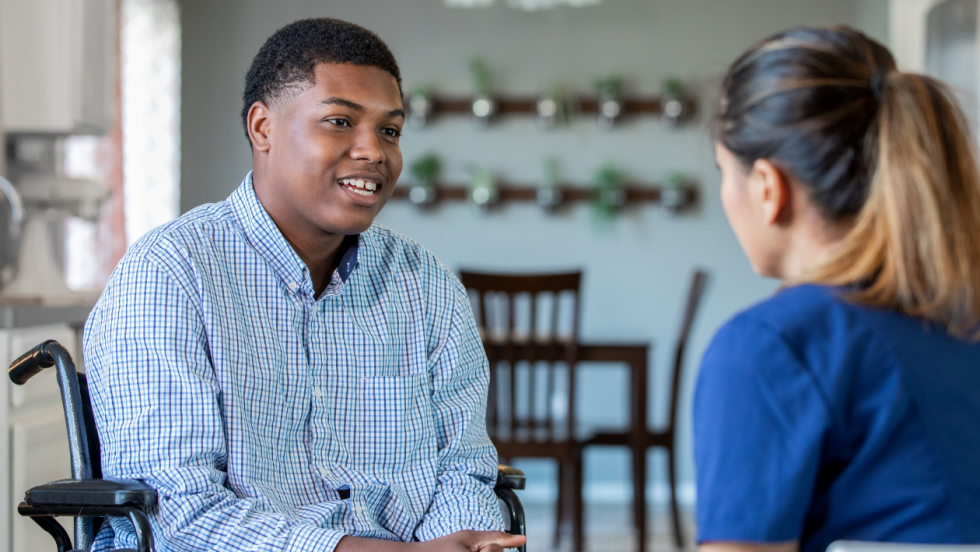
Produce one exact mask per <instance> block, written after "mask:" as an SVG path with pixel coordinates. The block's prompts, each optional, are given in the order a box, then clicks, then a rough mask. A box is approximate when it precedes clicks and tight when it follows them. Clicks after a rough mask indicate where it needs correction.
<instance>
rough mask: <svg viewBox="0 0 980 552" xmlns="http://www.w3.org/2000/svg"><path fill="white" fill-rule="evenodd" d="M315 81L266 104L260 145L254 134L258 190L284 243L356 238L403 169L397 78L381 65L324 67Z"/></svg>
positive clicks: (320, 68) (383, 202)
mask: <svg viewBox="0 0 980 552" xmlns="http://www.w3.org/2000/svg"><path fill="white" fill-rule="evenodd" d="M315 77H316V78H315V83H314V85H313V86H312V87H309V88H306V89H305V90H303V91H302V92H299V93H292V94H290V93H289V92H287V93H286V95H285V97H284V98H283V99H282V100H280V101H278V102H276V103H275V104H274V105H271V106H269V109H268V124H267V127H266V131H265V135H264V136H265V137H266V142H265V143H263V144H261V146H262V147H259V144H256V143H255V139H254V136H253V144H255V147H254V149H255V150H256V151H255V155H262V156H264V159H263V163H265V165H264V166H263V169H264V170H262V171H261V176H260V177H259V178H257V179H256V182H255V187H256V192H257V193H258V195H259V198H260V199H261V200H262V203H263V205H264V206H265V208H266V210H267V211H268V212H269V214H270V215H271V216H272V218H273V220H274V221H275V222H276V224H277V225H278V226H279V227H280V229H281V230H282V231H283V233H284V234H286V235H287V237H289V236H290V234H294V235H295V234H296V233H302V234H304V235H307V236H311V237H312V236H315V235H323V234H344V235H351V234H358V233H361V232H363V231H365V230H367V229H368V227H370V226H371V223H372V222H373V221H374V218H375V217H376V216H377V214H378V212H379V211H380V210H381V208H382V207H383V206H384V204H385V203H386V202H387V201H388V199H389V198H390V197H391V194H392V192H393V191H394V188H395V182H396V181H397V180H398V175H399V174H400V173H401V170H402V154H401V149H400V148H399V145H398V141H399V136H400V135H401V130H402V126H403V125H404V122H405V115H404V113H403V111H402V98H401V94H400V92H399V90H398V84H397V82H396V81H395V77H394V76H392V75H391V74H390V73H388V72H387V71H385V70H383V69H379V68H377V67H370V66H362V65H352V64H347V63H343V64H340V63H321V64H319V65H317V66H316V68H315ZM250 126H251V123H250ZM250 130H254V127H252V128H250ZM266 145H267V148H268V149H267V150H266V151H263V149H264V148H265V146H266ZM259 179H263V180H265V181H263V182H259V181H258V180H259Z"/></svg>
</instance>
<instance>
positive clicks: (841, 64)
mask: <svg viewBox="0 0 980 552" xmlns="http://www.w3.org/2000/svg"><path fill="white" fill-rule="evenodd" d="M969 128H970V127H969V125H968V124H967V122H966V118H965V117H964V115H963V112H962V111H961V110H960V109H959V108H958V107H957V103H956V100H955V98H954V97H953V95H952V92H951V91H950V89H949V88H948V87H947V86H945V85H944V84H942V83H940V82H939V81H937V80H935V79H931V78H929V77H925V76H921V75H914V74H909V73H901V72H899V71H898V70H897V69H896V67H895V60H894V58H893V57H892V55H891V54H890V53H889V52H888V49H887V48H885V47H884V46H882V45H881V44H879V43H877V42H875V41H874V40H871V39H870V38H868V37H867V36H865V35H863V34H862V33H860V32H858V31H856V30H854V29H851V28H848V27H830V28H798V29H793V30H790V31H787V32H785V33H781V34H779V35H776V36H774V37H771V38H769V39H767V40H765V41H763V42H761V43H759V44H757V45H756V46H755V47H754V48H752V49H750V50H749V51H748V52H746V53H745V54H743V55H742V57H740V58H739V59H738V60H736V61H735V63H733V64H732V66H731V67H730V68H729V70H728V74H727V75H726V77H725V82H724V85H723V90H722V94H721V98H720V100H719V104H718V111H717V113H716V116H715V131H716V134H717V136H718V140H719V141H720V142H721V144H722V145H724V146H725V147H726V148H727V149H728V150H729V151H730V152H732V153H733V154H734V155H735V156H736V157H737V158H738V159H739V160H740V161H741V162H742V164H743V165H745V166H746V167H750V166H752V163H754V162H755V160H757V159H770V160H772V161H773V162H775V163H777V164H778V165H779V166H780V167H782V168H783V169H785V170H787V171H789V172H790V173H792V175H793V176H794V177H795V179H796V180H797V181H799V182H800V183H801V184H803V185H804V186H805V187H806V188H807V191H808V194H809V197H810V200H811V201H812V202H813V204H814V205H815V206H816V207H817V208H818V209H819V210H820V211H821V213H822V214H823V216H824V217H825V218H826V219H827V220H829V221H832V222H847V223H848V224H850V223H853V225H854V226H853V228H852V230H851V231H850V232H848V234H847V235H846V236H845V237H844V239H843V240H842V241H841V242H840V243H839V244H838V245H837V246H836V247H835V249H834V251H833V252H832V254H831V256H830V258H829V259H828V260H827V261H826V262H824V263H822V264H821V265H820V266H818V267H816V268H815V269H813V270H812V271H810V272H809V273H808V274H807V275H806V276H805V277H804V278H803V281H807V282H815V283H821V284H827V285H833V286H842V287H846V288H848V289H850V290H851V292H850V298H851V299H852V300H854V301H857V302H860V303H863V304H866V305H871V306H877V307H882V308H889V309H894V310H897V311H900V312H903V313H906V314H908V315H911V316H915V317H918V318H921V319H924V320H928V321H932V322H935V323H937V324H939V325H940V326H942V327H943V328H945V329H946V330H947V331H948V332H949V333H950V334H952V335H954V336H957V337H964V338H971V339H980V170H978V167H977V158H976V151H977V149H976V145H975V144H974V141H973V139H972V138H971V134H970V130H969Z"/></svg>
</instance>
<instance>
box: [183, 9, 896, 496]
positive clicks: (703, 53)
mask: <svg viewBox="0 0 980 552" xmlns="http://www.w3.org/2000/svg"><path fill="white" fill-rule="evenodd" d="M503 3H504V2H503V1H501V2H498V4H503ZM311 16H332V17H339V18H342V19H347V20H350V21H353V22H355V23H358V24H361V25H364V26H366V27H368V28H370V29H372V30H374V31H375V32H377V33H378V34H379V35H380V36H381V37H382V38H383V39H384V40H386V41H387V42H388V44H389V46H390V47H391V48H392V50H393V52H394V53H395V56H396V57H397V59H398V61H399V64H400V66H401V69H402V73H403V76H404V79H405V84H406V90H410V89H411V88H412V87H413V86H415V85H419V84H429V85H432V86H433V87H434V88H435V89H436V90H439V91H443V92H451V93H460V94H462V93H469V92H470V91H471V88H470V79H469V73H468V71H467V60H468V59H469V58H470V57H471V56H473V55H481V56H483V57H484V58H485V59H486V60H487V61H488V63H489V65H490V66H491V68H492V69H493V70H494V72H495V75H496V77H497V87H498V89H499V90H500V91H501V92H504V93H512V94H516V93H534V92H536V91H539V90H540V89H541V88H542V87H544V86H546V85H548V84H550V83H552V82H560V83H563V84H565V85H568V86H571V87H574V88H575V89H577V90H581V91H589V89H590V87H591V83H592V81H593V79H595V78H596V77H599V76H605V75H609V74H612V73H620V74H622V75H625V76H626V77H627V78H628V82H629V89H630V90H631V91H633V92H640V93H644V94H651V93H656V92H657V91H658V89H659V83H660V82H661V81H662V80H663V79H664V78H666V77H668V76H672V75H677V76H679V77H681V78H682V79H683V80H684V81H685V82H686V83H688V84H689V85H690V87H691V88H692V89H693V90H694V91H695V92H696V93H697V94H698V95H699V96H700V98H701V111H700V115H699V116H698V118H697V120H695V121H693V123H692V124H689V125H687V126H684V127H682V128H681V129H678V130H673V131H671V130H667V129H665V128H664V127H663V126H662V125H661V124H660V123H659V121H657V120H655V119H652V118H644V119H638V120H634V121H631V122H629V123H627V124H625V125H623V127H621V128H618V129H616V130H615V131H613V132H600V131H598V130H597V129H596V128H595V125H594V124H593V123H592V122H591V121H587V120H582V121H579V122H577V123H575V124H574V125H572V126H571V128H567V129H559V130H555V131H552V132H542V131H539V130H538V129H537V128H536V127H535V126H534V122H533V120H530V119H527V118H523V119H508V120H505V121H502V122H501V123H500V124H497V125H494V126H492V127H491V128H490V129H488V130H485V131H478V130H475V129H473V127H472V126H471V125H470V124H469V121H467V120H465V119H454V120H450V119H443V120H441V121H439V122H437V123H436V124H434V125H433V126H432V127H430V128H426V129H424V130H421V131H414V130H411V129H409V130H408V131H406V133H405V135H404V137H403V138H402V148H403V152H404V155H405V160H406V165H407V164H408V163H410V162H411V161H412V160H414V159H415V158H417V157H418V156H420V155H421V154H423V153H426V152H430V151H434V152H437V153H438V154H440V155H441V156H442V157H443V159H444V160H445V161H446V165H447V170H446V172H445V176H446V178H447V179H449V180H453V181H462V180H464V179H466V177H467V167H468V166H469V164H471V163H481V164H484V165H486V166H488V167H490V168H491V169H492V170H493V171H494V173H495V174H496V175H498V176H500V177H502V178H505V179H508V180H511V181H518V182H533V181H534V180H536V179H537V178H539V177H540V175H541V166H542V160H543V159H544V158H545V157H546V156H549V155H555V156H557V158H558V159H559V161H560V167H561V176H562V177H563V178H564V179H567V180H569V181H573V182H578V183H582V184H585V183H588V181H589V180H590V178H591V175H592V174H593V172H594V171H595V169H596V168H597V167H598V166H599V165H600V164H601V163H602V162H604V161H612V162H614V163H615V164H616V165H618V166H620V167H622V168H624V169H626V170H627V171H628V172H629V173H630V174H631V175H632V176H633V177H634V178H636V179H637V180H642V181H654V180H658V179H660V178H661V177H662V176H663V175H664V173H665V172H667V171H671V170H681V171H685V172H687V173H689V174H690V175H692V176H694V177H695V178H696V179H697V180H699V181H700V182H701V184H702V190H703V194H702V197H703V203H702V205H701V207H700V209H699V210H698V211H697V212H695V213H692V214H686V215H682V216H676V217H673V216H669V215H667V214H665V213H663V212H661V211H660V210H658V209H656V208H654V207H643V208H639V209H630V210H628V211H627V212H626V213H624V215H623V216H622V218H621V219H620V220H619V221H618V222H617V223H616V224H614V225H613V226H612V227H611V228H609V229H607V230H604V231H597V230H596V229H595V228H594V227H593V226H592V224H591V220H590V216H589V215H590V213H589V211H588V209H587V208H586V207H580V208H576V209H574V210H572V211H571V212H569V213H566V214H562V215H558V216H548V215H545V214H543V213H541V212H540V211H539V210H538V209H536V208H534V207H532V206H527V205H508V206H506V207H504V208H503V209H502V210H500V211H499V212H496V213H491V214H489V215H479V214H476V213H473V212H471V211H470V210H469V209H468V208H467V207H466V206H464V205H460V204H455V205H446V206H442V207H440V208H439V209H437V210H436V211H435V212H431V213H425V214H422V213H419V212H417V211H416V210H415V209H414V208H412V207H411V206H410V205H408V204H405V203H395V202H393V203H391V204H389V206H387V207H386V208H385V211H384V212H383V213H382V214H381V217H380V221H381V222H382V223H384V224H386V225H388V226H390V227H392V228H394V229H396V230H398V231H401V232H402V233H404V234H406V235H408V236H410V237H412V238H414V239H416V240H418V241H420V242H421V243H422V244H424V245H426V246H427V247H429V248H430V249H431V250H433V251H434V252H435V253H436V254H437V255H438V256H439V257H440V259H442V261H443V262H444V263H446V264H447V265H448V266H449V267H450V268H453V269H458V268H460V267H476V268H492V269H514V270H534V269H548V270H550V269H558V268H567V267H582V268H583V269H584V270H585V272H586V279H585V283H584V305H583V311H582V316H583V323H582V335H583V338H584V339H592V340H598V339H602V340H627V341H636V340H640V341H651V342H653V343H654V345H655V349H654V353H653V355H652V358H651V365H652V366H653V369H654V376H653V378H652V385H653V386H654V388H655V389H654V395H653V401H652V406H651V422H652V423H657V422H659V421H661V420H663V419H664V418H665V412H663V408H662V407H663V405H664V400H665V398H666V383H667V382H666V379H665V376H666V368H667V367H668V365H669V358H670V355H671V354H672V349H673V340H674V339H675V337H676V331H677V326H678V323H679V319H680V315H681V309H682V306H683V305H682V303H683V295H684V291H685V289H686V285H687V279H688V277H689V274H690V272H691V270H692V269H693V268H694V267H696V266H704V267H706V268H708V269H709V270H710V271H711V276H712V279H711V282H710V285H709V288H708V292H707V295H706V300H705V302H704V305H703V310H702V311H701V314H700V316H699V318H698V320H697V322H696V326H695V329H694V334H693V341H692V343H691V348H690V351H689V352H690V354H689V357H688V363H687V365H688V370H687V373H686V377H685V381H684V387H683V391H684V396H685V399H684V401H683V402H682V404H681V407H682V409H683V412H682V416H681V438H680V442H681V458H682V461H681V469H680V476H681V479H682V480H683V481H686V482H688V485H687V488H688V489H690V488H691V486H690V483H689V482H690V481H691V480H692V478H693V466H692V465H691V461H690V456H691V455H690V415H689V411H690V400H689V397H690V393H691V391H692V387H693V378H694V376H695V373H694V372H695V370H696V366H697V362H698V360H699V357H700V355H701V353H702V351H703V350H704V347H705V346H706V345H707V343H708V341H709V339H710V337H711V335H712V334H713V332H714V331H715V330H716V329H717V328H718V326H719V325H720V324H722V323H723V322H724V321H725V320H726V319H727V318H729V317H730V316H731V315H732V314H734V313H735V312H737V311H738V310H740V309H742V308H744V307H746V306H748V305H750V304H752V303H753V302H755V301H758V300H759V299H761V298H763V297H766V296H767V295H768V294H770V293H771V292H772V291H773V290H774V289H775V284H774V282H772V281H765V280H762V279H760V278H758V277H756V276H755V275H754V274H753V273H752V271H751V269H750V267H749V264H748V262H747V261H746V260H745V258H744V257H743V255H742V252H741V250H740V249H739V247H738V244H737V242H736V240H735V238H734V236H733V235H732V233H731V231H730V230H729V228H728V226H727V224H726V221H725V217H724V214H723V212H722V209H721V205H720V202H719V200H718V197H717V186H718V172H717V169H716V168H715V163H714V159H713V157H712V151H711V139H710V136H709V134H708V132H707V130H706V124H705V123H706V114H707V112H708V111H709V110H710V106H711V102H712V100H713V98H714V94H715V87H716V85H717V82H718V80H719V79H720V76H721V73H722V72H723V70H724V69H725V67H726V65H727V63H729V62H730V61H732V59H733V58H734V57H735V56H736V55H737V54H738V53H739V52H741V51H742V50H744V49H745V48H747V47H748V46H750V45H751V44H752V43H754V42H755V41H757V40H760V39H762V38H764V37H765V36H767V35H770V34H772V33H774V32H777V31H779V30H782V29H784V28H786V27H790V26H795V25H802V24H808V25H825V24H833V23H846V24H850V25H855V26H859V27H862V28H866V29H868V32H869V33H871V34H872V35H875V36H878V37H880V38H884V37H883V35H884V34H885V33H886V29H887V3H886V1H885V0H821V1H819V2H814V1H812V0H724V1H720V0H606V2H605V4H603V5H602V6H600V7H595V8H583V9H578V10H573V9H559V10H556V11H552V12H539V13H531V14H529V13H523V12H518V11H515V10H511V9H507V8H505V7H503V6H502V5H501V6H497V7H494V8H490V9H487V10H477V11H468V10H455V9H450V8H446V7H443V5H442V2H441V1H440V0H399V1H397V2H394V1H386V0H332V1H328V0H278V1H275V2H272V1H268V0H193V1H185V2H184V3H183V6H182V18H183V21H182V24H183V32H184V36H183V48H184V50H183V107H182V117H181V118H182V126H183V132H182V152H181V156H182V164H181V170H182V182H183V183H182V186H181V206H182V210H185V211H186V210H187V209H189V208H191V207H193V206H195V205H198V204H200V203H203V202H207V201H215V200H220V199H223V198H224V197H225V196H226V195H227V194H228V193H230V192H231V191H232V190H233V189H234V188H235V186H237V185H238V184H239V182H240V181H241V179H242V178H243V177H244V175H245V173H246V172H247V171H248V169H249V167H250V154H249V149H248V146H247V143H246V141H245V138H244V135H243V132H242V129H241V124H240V122H239V115H238V113H239V110H240V108H241V105H240V101H241V100H240V98H241V92H242V81H243V77H244V74H245V72H246V70H247V67H248V64H249V62H250V60H251V58H252V56H253V55H254V54H255V53H256V52H257V50H258V48H259V47H260V46H261V44H262V42H263V41H264V40H265V39H266V38H267V37H268V36H269V35H270V34H271V33H272V32H273V31H274V30H275V29H277V28H279V27H280V26H282V25H284V24H286V23H289V22H291V21H293V20H295V19H299V18H303V17H311ZM625 382H626V379H625V373H624V371H623V370H613V371H610V370H608V369H602V368H597V367H591V368H586V369H585V370H584V371H583V374H582V380H581V381H580V389H581V390H582V392H583V396H582V397H581V400H580V403H579V404H580V406H581V410H580V416H581V418H582V419H583V420H584V421H585V422H586V423H620V422H623V421H625V420H626V403H625V397H626V395H625V392H626V390H625V388H624V385H625ZM586 463H587V466H586V470H587V473H586V478H587V481H588V484H589V494H590V496H591V497H592V498H593V499H596V500H603V499H604V500H626V499H628V494H627V491H626V489H627V488H628V487H627V484H628V477H629V476H628V473H629V471H628V464H627V456H626V454H625V452H624V451H615V450H612V451H593V452H590V453H589V454H588V455H587V457H586ZM661 464H662V458H661V457H660V456H659V455H654V454H651V467H652V468H653V469H654V470H655V472H654V476H655V477H656V478H662V473H663V471H662V468H661ZM525 466H527V467H528V469H529V470H530V472H531V473H530V475H531V481H532V484H533V483H541V484H544V483H546V482H548V481H550V479H551V477H552V476H551V473H552V471H551V470H550V469H549V468H548V467H547V466H542V465H533V464H532V465H528V464H525ZM548 489H549V488H548V487H547V486H544V487H538V491H537V492H541V493H545V494H547V493H548ZM657 494H659V493H657Z"/></svg>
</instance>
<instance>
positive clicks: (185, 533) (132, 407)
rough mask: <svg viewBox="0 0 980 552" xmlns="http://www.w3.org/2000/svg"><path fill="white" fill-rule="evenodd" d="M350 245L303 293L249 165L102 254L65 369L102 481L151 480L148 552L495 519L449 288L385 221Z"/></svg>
mask: <svg viewBox="0 0 980 552" xmlns="http://www.w3.org/2000/svg"><path fill="white" fill-rule="evenodd" d="M351 241H352V242H354V243H353V244H352V246H351V247H350V248H349V249H348V250H347V252H346V254H345V255H344V257H343V259H342V262H341V266H340V268H339V269H338V270H337V271H336V272H335V273H334V274H333V277H332V280H331V282H330V284H329V285H328V287H327V289H326V290H325V291H324V292H323V293H322V294H321V296H320V297H319V298H315V297H314V291H313V286H312V282H311V280H310V277H309V274H308V271H307V269H306V266H305V265H304V263H303V262H302V261H301V260H300V258H299V257H298V256H297V255H296V253H295V252H294V251H293V250H292V248H291V247H290V246H289V244H288V243H287V242H286V240H285V238H283V236H282V234H281V233H280V232H279V230H278V229H277V228H276V226H275V224H274V223H273V221H272V219H270V218H269V216H268V214H267V213H266V212H265V210H264V209H263V207H262V205H261V204H260V203H259V201H258V198H257V197H256V196H255V192H254V190H253V189H252V182H251V178H250V176H249V177H247V178H246V179H245V182H244V183H243V184H242V185H241V186H240V187H239V188H238V189H237V190H236V191H235V192H234V193H233V194H232V195H231V197H229V199H228V200H226V201H223V202H220V203H215V204H211V205H204V206H201V207H198V208H196V209H194V210H193V211H191V212H189V213H187V214H185V215H184V216H182V217H180V218H179V219H177V220H176V221H174V222H172V223H169V224H167V225H165V226H162V227H160V228H158V229H156V230H154V231H152V232H150V233H149V234H148V235H147V236H145V237H144V238H142V239H141V240H140V241H139V242H138V243H136V244H135V245H134V246H133V247H132V248H131V249H130V250H129V252H127V254H126V256H125V257H124V258H123V260H122V261H121V262H120V263H119V266H118V267H117V268H116V270H115V272H114V273H113V275H112V278H111V279H110V281H109V284H108V286H107V287H106V290H105V292H104V293H103V295H102V298H101V299H100V300H99V302H98V304H97V305H96V307H95V309H94V310H93V311H92V314H91V316H90V317H89V320H88V323H87V325H86V327H85V364H86V367H87V372H88V376H89V381H90V386H91V391H92V401H93V406H94V409H95V416H96V423H97V426H98V429H99V437H100V440H101V444H102V469H103V472H104V475H105V477H113V478H131V479H141V480H144V481H145V482H147V483H148V484H149V485H151V486H152V487H154V488H155V489H156V490H157V491H158V506H157V509H156V511H155V512H154V513H153V514H152V515H151V522H152V525H153V530H154V534H155V537H156V539H157V542H158V549H160V550H174V551H178V550H180V551H183V550H261V551H272V550H283V551H286V550H289V551H300V550H303V551H307V550H332V549H333V548H334V547H335V546H336V544H337V542H339V541H340V539H341V538H342V537H343V536H344V535H354V536H361V537H371V538H378V539H388V540H400V541H411V540H415V539H417V540H429V539H432V538H436V537H439V536H442V535H446V534H449V533H451V532H454V531H458V530H462V529H477V530H491V529H499V528H500V527H501V526H502V520H501V517H500V511H499V509H498V506H497V501H496V498H495V496H494V494H493V484H494V481H495V478H496V461H497V458H496V452H495V450H494V448H493V445H492V444H491V442H490V440H489V439H488V438H487V434H486V428H485V420H484V412H485V408H486V391H487V383H488V377H489V372H488V369H487V360H486V356H485V355H484V352H483V348H482V345H481V342H480V338H479V335H478V333H477V329H476V326H475V324H474V321H473V316H472V313H471V311H470V305H469V301H468V298H467V295H466V291H465V290H464V289H463V288H462V286H461V285H460V284H459V282H458V281H457V280H456V278H455V277H454V276H453V275H452V274H451V273H450V272H449V271H448V270H447V269H446V268H445V267H444V266H443V265H442V264H440V263H439V261H438V260H436V258H435V257H434V256H433V255H432V254H431V253H429V252H428V251H426V250H425V249H423V248H422V247H420V246H419V245H418V244H416V243H415V242H412V241H411V240H408V239H406V238H404V237H402V236H400V235H399V234H397V233H395V232H392V231H390V230H387V229H385V228H383V227H380V226H377V225H375V226H372V227H371V228H370V229H369V230H367V231H366V232H364V233H363V234H361V235H360V236H359V237H357V238H355V239H352V240H351V239H349V242H351ZM345 489H346V490H349V493H350V498H348V499H341V494H340V492H339V491H341V490H345ZM345 494H346V493H345ZM110 546H113V547H131V548H135V547H136V540H135V535H134V534H133V531H132V529H131V527H130V524H129V522H128V521H127V520H125V519H112V520H111V522H110V523H108V524H106V526H104V528H103V529H102V531H101V532H100V533H99V537H98V539H97V541H96V546H95V550H105V549H107V548H109V547H110Z"/></svg>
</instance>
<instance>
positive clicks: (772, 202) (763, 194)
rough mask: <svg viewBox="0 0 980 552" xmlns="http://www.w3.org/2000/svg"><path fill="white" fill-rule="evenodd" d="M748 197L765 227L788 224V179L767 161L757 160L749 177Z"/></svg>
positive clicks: (790, 203)
mask: <svg viewBox="0 0 980 552" xmlns="http://www.w3.org/2000/svg"><path fill="white" fill-rule="evenodd" d="M748 181H749V183H750V195H751V197H752V201H753V202H754V203H755V204H756V207H757V208H758V210H759V213H761V215H762V223H763V224H765V225H766V226H772V225H777V224H779V225H781V224H784V223H787V222H789V218H790V217H791V216H792V201H791V200H790V199H791V194H792V190H791V189H790V182H789V179H788V178H786V174H785V173H783V171H782V170H780V168H779V167H777V166H776V165H773V164H772V163H771V162H770V161H769V160H767V159H757V160H756V161H755V163H753V164H752V171H751V174H750V175H749V178H748Z"/></svg>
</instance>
